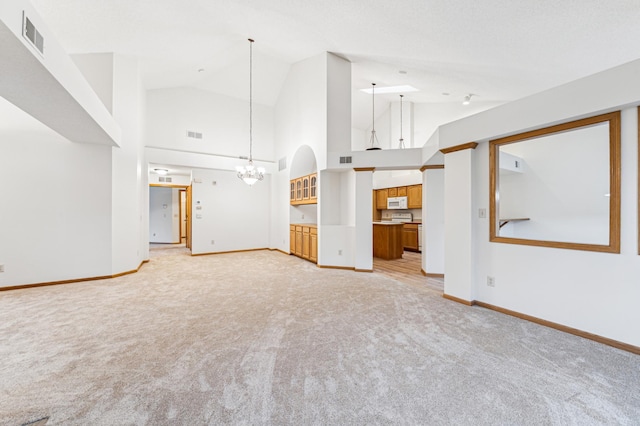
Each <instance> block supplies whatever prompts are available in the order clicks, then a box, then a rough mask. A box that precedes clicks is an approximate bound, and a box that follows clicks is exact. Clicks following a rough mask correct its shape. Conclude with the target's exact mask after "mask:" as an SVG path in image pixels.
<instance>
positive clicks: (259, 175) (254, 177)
mask: <svg viewBox="0 0 640 426" xmlns="http://www.w3.org/2000/svg"><path fill="white" fill-rule="evenodd" d="M236 170H237V172H238V178H239V179H242V180H243V181H244V183H246V184H247V185H249V186H251V185H253V184H254V183H256V182H257V181H259V180H262V179H264V173H265V169H264V168H263V167H255V166H254V165H253V40H252V39H249V164H247V165H244V166H236Z"/></svg>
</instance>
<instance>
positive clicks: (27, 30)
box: [22, 11, 44, 55]
mask: <svg viewBox="0 0 640 426" xmlns="http://www.w3.org/2000/svg"><path fill="white" fill-rule="evenodd" d="M22 36H23V37H24V38H26V39H27V40H29V42H30V43H31V44H32V45H33V47H35V48H36V49H37V50H38V52H40V54H42V55H44V37H42V34H40V31H38V30H37V29H36V26H35V25H33V22H31V20H30V19H29V18H27V15H26V14H25V13H24V11H22Z"/></svg>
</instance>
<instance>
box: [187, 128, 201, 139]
mask: <svg viewBox="0 0 640 426" xmlns="http://www.w3.org/2000/svg"><path fill="white" fill-rule="evenodd" d="M187 137H188V138H189V139H196V140H202V132H194V131H193V130H187Z"/></svg>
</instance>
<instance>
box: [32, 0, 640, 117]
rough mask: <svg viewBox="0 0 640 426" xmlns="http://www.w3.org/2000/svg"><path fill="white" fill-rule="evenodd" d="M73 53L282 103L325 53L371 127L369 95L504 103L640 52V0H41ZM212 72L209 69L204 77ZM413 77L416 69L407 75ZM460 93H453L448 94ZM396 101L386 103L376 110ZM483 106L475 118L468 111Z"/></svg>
mask: <svg viewBox="0 0 640 426" xmlns="http://www.w3.org/2000/svg"><path fill="white" fill-rule="evenodd" d="M33 4H34V6H35V7H36V9H37V10H38V12H39V13H40V14H41V15H42V17H43V18H44V20H45V22H47V24H48V25H49V27H50V28H51V29H52V31H53V32H54V33H55V34H56V36H57V38H58V39H59V41H60V42H61V44H62V45H63V46H64V47H65V48H66V49H67V51H68V53H70V54H82V53H94V52H115V53H120V54H126V55H133V56H137V57H140V59H141V67H142V71H143V76H142V77H143V82H144V84H145V85H146V87H147V88H149V89H153V88H163V87H176V86H190V87H195V88H201V89H205V90H211V91H214V92H218V93H222V94H226V95H231V96H235V97H238V98H243V99H246V98H247V97H248V55H249V46H248V44H249V43H248V42H247V38H248V37H252V38H254V39H255V40H256V43H255V45H254V93H255V101H256V102H259V103H263V104H266V105H274V104H275V103H276V101H277V97H278V93H279V91H280V88H281V86H282V84H283V82H284V80H285V78H286V75H287V72H288V69H289V67H290V65H291V64H292V63H295V62H297V61H300V60H302V59H305V58H308V57H311V56H314V55H317V54H319V53H321V52H323V51H329V52H333V53H336V54H338V55H340V56H342V57H344V58H347V59H348V60H350V61H351V62H352V63H353V64H354V65H353V75H352V79H353V88H354V94H355V95H354V97H353V108H352V109H353V112H354V114H353V126H354V127H355V128H360V129H365V128H366V127H367V126H368V125H369V124H370V118H371V117H370V111H371V109H370V105H371V100H370V96H362V95H359V94H358V93H357V90H358V89H361V88H366V87H369V86H370V83H371V82H375V83H377V84H378V85H381V86H382V85H398V84H411V85H413V86H414V87H416V88H418V89H420V92H417V93H411V94H407V96H406V97H405V100H407V101H413V102H432V103H440V102H456V103H460V102H461V101H462V98H463V97H464V95H466V94H468V93H473V94H475V95H476V96H475V97H474V102H475V105H476V108H477V105H486V106H490V105H495V104H497V103H502V102H506V101H510V100H514V99H518V98H521V97H524V96H527V95H529V94H532V93H536V92H539V91H542V90H545V89H548V88H551V87H554V86H557V85H560V84H563V83H566V82H568V81H571V80H575V79H577V78H580V77H584V76H586V75H590V74H593V73H595V72H598V71H602V70H604V69H607V68H611V67H613V66H616V65H620V64H622V63H625V62H629V61H631V60H633V59H637V58H638V57H640V44H639V43H638V40H640V25H638V22H640V1H639V0H617V1H615V2H605V1H602V0H563V1H557V0H529V1H513V0H484V1H477V0H396V1H389V0H369V1H362V0H324V1H310V0H299V1H291V0H269V1H262V0H110V1H104V0H33ZM200 69H204V71H200V72H199V71H198V70H200ZM400 71H406V74H404V73H400ZM443 93H448V95H443ZM378 99H380V102H381V103H384V102H389V101H391V100H395V99H397V95H384V96H380V97H379V98H378V97H376V103H377V102H378ZM470 111H472V109H470Z"/></svg>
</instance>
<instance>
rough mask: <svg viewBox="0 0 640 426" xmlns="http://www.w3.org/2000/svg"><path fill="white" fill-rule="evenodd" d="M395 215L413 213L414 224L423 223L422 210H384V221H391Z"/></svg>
mask: <svg viewBox="0 0 640 426" xmlns="http://www.w3.org/2000/svg"><path fill="white" fill-rule="evenodd" d="M393 213H411V214H412V215H413V221H414V222H422V209H406V210H399V209H396V210H382V220H391V215H392V214H393Z"/></svg>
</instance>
